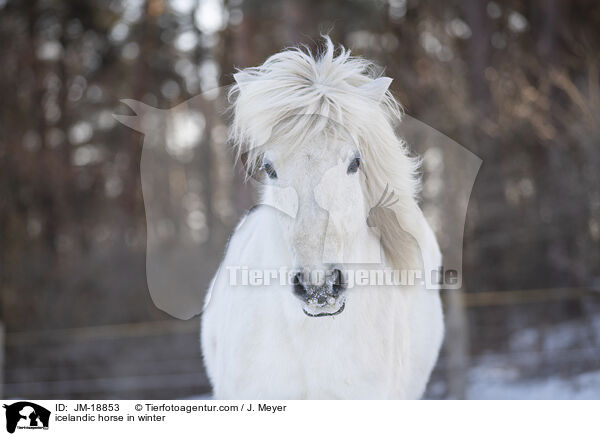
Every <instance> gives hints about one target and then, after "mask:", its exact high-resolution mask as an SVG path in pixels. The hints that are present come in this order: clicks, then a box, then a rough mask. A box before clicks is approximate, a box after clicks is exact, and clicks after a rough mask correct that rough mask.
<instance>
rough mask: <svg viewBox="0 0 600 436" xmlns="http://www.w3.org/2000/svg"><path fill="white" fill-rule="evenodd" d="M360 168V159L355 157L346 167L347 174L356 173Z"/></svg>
mask: <svg viewBox="0 0 600 436" xmlns="http://www.w3.org/2000/svg"><path fill="white" fill-rule="evenodd" d="M359 166H360V157H355V158H354V159H352V162H350V165H348V171H347V173H348V174H353V173H355V172H357V171H358V167H359Z"/></svg>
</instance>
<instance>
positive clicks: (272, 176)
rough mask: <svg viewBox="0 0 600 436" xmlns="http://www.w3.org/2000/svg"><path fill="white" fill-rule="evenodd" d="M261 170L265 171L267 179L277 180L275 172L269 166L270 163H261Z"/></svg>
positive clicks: (271, 166)
mask: <svg viewBox="0 0 600 436" xmlns="http://www.w3.org/2000/svg"><path fill="white" fill-rule="evenodd" d="M263 170H265V173H267V176H269V179H276V178H277V171H275V168H273V165H271V163H270V162H265V163H263Z"/></svg>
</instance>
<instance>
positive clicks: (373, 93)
mask: <svg viewBox="0 0 600 436" xmlns="http://www.w3.org/2000/svg"><path fill="white" fill-rule="evenodd" d="M391 83H392V79H390V78H389V77H378V78H377V79H375V80H373V81H371V82H369V83H367V84H366V85H363V86H361V87H360V90H361V91H363V92H364V93H365V94H366V95H368V96H369V97H371V98H372V99H373V100H375V101H377V102H379V101H381V100H383V97H385V93H386V92H387V90H388V88H389V87H390V84H391Z"/></svg>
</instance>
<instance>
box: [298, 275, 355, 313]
mask: <svg viewBox="0 0 600 436" xmlns="http://www.w3.org/2000/svg"><path fill="white" fill-rule="evenodd" d="M292 284H293V289H294V295H295V296H296V297H298V298H299V299H300V300H301V301H302V310H303V311H304V313H305V314H306V315H307V316H312V317H320V316H333V315H338V314H340V313H342V312H343V311H344V307H345V302H346V297H345V295H344V291H345V290H346V287H347V286H346V282H345V280H344V274H343V273H342V271H341V270H340V269H338V268H333V269H330V270H327V271H323V270H316V269H306V268H305V269H304V270H302V271H299V272H298V273H296V274H295V275H294V278H293V281H292Z"/></svg>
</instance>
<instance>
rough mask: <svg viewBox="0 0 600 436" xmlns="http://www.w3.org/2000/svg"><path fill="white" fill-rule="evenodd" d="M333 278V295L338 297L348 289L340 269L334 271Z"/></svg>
mask: <svg viewBox="0 0 600 436" xmlns="http://www.w3.org/2000/svg"><path fill="white" fill-rule="evenodd" d="M332 276H333V284H332V290H333V294H334V295H336V296H337V295H338V294H339V293H340V292H342V291H343V290H344V289H346V283H344V276H343V275H342V272H341V271H340V270H339V269H334V270H333V272H332Z"/></svg>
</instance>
